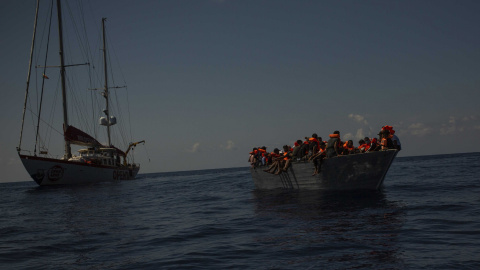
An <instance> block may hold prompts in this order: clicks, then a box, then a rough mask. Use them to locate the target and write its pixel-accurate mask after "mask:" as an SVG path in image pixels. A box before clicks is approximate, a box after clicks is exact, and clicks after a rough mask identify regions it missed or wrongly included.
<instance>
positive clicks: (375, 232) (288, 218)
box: [253, 190, 405, 269]
mask: <svg viewBox="0 0 480 270" xmlns="http://www.w3.org/2000/svg"><path fill="white" fill-rule="evenodd" d="M253 197H254V198H253V200H254V202H255V205H256V209H255V213H256V215H257V218H258V219H260V220H261V224H263V226H265V233H264V234H263V235H261V236H260V237H258V239H256V240H257V241H258V242H260V243H261V244H262V245H266V246H268V248H271V249H277V251H278V252H279V254H278V255H279V256H281V255H282V254H281V253H283V252H286V254H285V257H286V258H287V256H288V255H287V253H288V254H290V256H289V257H292V256H291V255H292V252H294V253H295V254H298V256H294V257H295V258H296V259H292V260H291V261H289V262H288V263H289V264H293V265H295V266H304V265H303V264H305V266H307V265H308V266H316V267H326V266H327V265H328V268H329V269H337V268H351V267H353V268H358V267H360V268H363V267H367V268H368V267H374V268H381V269H385V268H392V269H396V268H398V269H401V267H400V266H401V265H402V264H403V260H402V251H401V246H400V245H399V243H398V234H399V231H400V230H401V229H402V227H403V225H404V223H405V211H404V210H403V209H404V207H403V206H402V205H401V204H399V203H397V202H391V201H388V200H387V198H386V196H385V193H384V192H383V191H382V190H380V191H349V192H345V191H342V192H339V191H297V192H286V191H281V190H278V191H277V190H270V191H259V190H255V191H253ZM293 265H290V266H293Z"/></svg>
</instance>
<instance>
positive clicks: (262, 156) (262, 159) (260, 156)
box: [258, 146, 267, 166]
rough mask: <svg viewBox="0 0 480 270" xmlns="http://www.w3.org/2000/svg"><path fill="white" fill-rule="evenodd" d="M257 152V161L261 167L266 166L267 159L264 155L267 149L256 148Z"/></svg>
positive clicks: (263, 147)
mask: <svg viewBox="0 0 480 270" xmlns="http://www.w3.org/2000/svg"><path fill="white" fill-rule="evenodd" d="M258 152H259V159H260V162H261V164H262V166H265V165H266V164H267V159H266V154H267V147H265V146H262V147H260V148H258Z"/></svg>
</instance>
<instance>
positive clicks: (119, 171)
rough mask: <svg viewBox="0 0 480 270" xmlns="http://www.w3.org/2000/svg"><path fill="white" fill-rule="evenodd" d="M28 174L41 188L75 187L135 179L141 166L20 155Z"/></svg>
mask: <svg viewBox="0 0 480 270" xmlns="http://www.w3.org/2000/svg"><path fill="white" fill-rule="evenodd" d="M20 159H21V160H22V163H23V166H24V167H25V169H26V170H27V172H28V174H29V175H30V176H31V177H32V179H33V180H35V182H36V183H37V184H38V185H40V186H46V185H74V184H86V183H96V182H104V181H117V180H132V179H135V176H136V175H137V173H138V171H139V170H140V167H139V166H135V167H123V166H122V167H113V166H102V165H94V164H87V163H81V162H72V161H65V160H59V159H53V158H43V157H35V156H28V155H20Z"/></svg>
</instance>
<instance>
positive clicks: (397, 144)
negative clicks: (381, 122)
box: [390, 129, 402, 151]
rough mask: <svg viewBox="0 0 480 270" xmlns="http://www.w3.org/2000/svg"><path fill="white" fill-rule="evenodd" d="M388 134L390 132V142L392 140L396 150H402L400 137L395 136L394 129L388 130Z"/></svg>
mask: <svg viewBox="0 0 480 270" xmlns="http://www.w3.org/2000/svg"><path fill="white" fill-rule="evenodd" d="M390 134H392V136H393V137H392V142H393V146H394V147H395V149H397V150H398V151H400V150H402V144H401V143H400V139H399V138H398V137H397V135H395V130H393V129H392V130H391V131H390Z"/></svg>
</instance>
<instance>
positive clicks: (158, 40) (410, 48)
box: [0, 0, 480, 182]
mask: <svg viewBox="0 0 480 270" xmlns="http://www.w3.org/2000/svg"><path fill="white" fill-rule="evenodd" d="M82 4H85V6H86V7H87V8H85V10H83V11H84V12H85V13H88V12H90V11H93V12H92V13H93V14H92V15H88V19H91V20H92V21H93V22H94V23H98V24H99V23H100V20H101V18H102V17H106V18H108V20H107V22H108V31H109V32H108V33H109V34H108V37H109V41H115V54H116V56H117V58H118V59H119V60H118V61H119V62H120V63H121V70H122V73H123V74H124V76H125V82H126V84H127V85H128V95H129V101H130V102H129V110H130V122H131V126H132V133H133V137H134V140H145V141H146V143H145V145H144V146H143V145H142V146H138V147H137V148H136V149H135V161H136V162H138V163H140V164H141V166H142V167H141V171H140V173H154V172H168V171H184V170H201V169H213V168H228V167H242V166H248V162H247V160H248V152H249V151H251V149H252V148H253V147H256V146H267V147H268V148H267V150H270V151H271V150H273V148H275V147H278V148H281V146H283V145H284V144H290V145H291V144H293V142H294V141H296V140H298V139H303V138H304V137H306V136H311V135H312V134H313V133H317V134H318V135H319V136H320V137H322V138H324V139H326V138H327V137H328V135H329V134H331V133H332V132H333V131H334V130H339V131H340V132H341V135H342V139H352V140H354V142H355V143H356V144H357V142H358V140H359V139H360V138H363V137H365V136H369V137H374V136H376V134H377V133H378V131H379V130H380V128H381V127H382V126H384V125H391V126H393V127H394V129H395V130H396V134H397V135H398V137H399V138H400V141H401V143H402V148H403V150H402V151H401V152H400V154H399V156H418V155H435V154H448V153H464V152H478V151H480V144H479V143H478V139H479V138H480V106H479V101H480V91H479V90H480V76H479V74H480V73H479V72H480V50H479V48H480V35H478V29H479V27H480V16H478V13H479V12H480V2H479V1H468V0H464V1H442V0H434V1H428V0H426V1H347V0H345V1H282V0H275V1H249V0H242V1H240V0H223V1H222V0H197V1H147V0H145V1H126V0H120V1H118V0H116V1H107V0H98V1H87V0H85V1H82ZM72 7H74V5H72ZM73 9H74V10H70V11H71V12H77V11H78V10H75V8H73ZM87 11H88V12H87ZM34 15H35V1H33V0H32V1H17V0H5V1H2V7H1V9H0V33H1V39H0V54H1V59H2V64H1V65H0V93H1V95H2V98H1V99H0V108H1V112H2V113H1V114H0V125H1V126H2V131H1V132H0V170H1V171H2V172H3V173H2V174H1V176H0V182H12V181H28V180H30V178H29V176H28V174H27V173H26V171H25V169H24V168H23V166H22V164H21V161H20V159H19V157H18V154H17V152H16V147H17V146H18V142H19V134H20V128H21V117H22V110H23V101H24V97H25V88H26V77H27V69H28V59H29V52H30V45H31V38H32V31H33V19H34ZM97 34H98V32H96V33H94V34H93V36H94V38H92V40H94V39H95V38H96V36H98V35H97ZM52 46H53V45H52ZM53 50H54V49H53ZM50 72H53V71H50ZM57 113H59V112H58V111H57ZM119 121H123V119H119ZM60 129H61V127H60ZM56 143H57V144H60V147H61V146H62V145H61V142H56ZM51 144H52V146H51V147H52V149H55V147H56V146H53V144H55V143H53V142H52V143H51ZM60 149H61V148H60ZM61 152H62V151H61V150H60V154H61Z"/></svg>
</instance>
